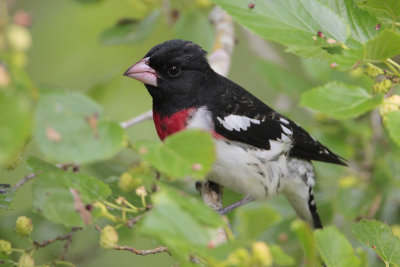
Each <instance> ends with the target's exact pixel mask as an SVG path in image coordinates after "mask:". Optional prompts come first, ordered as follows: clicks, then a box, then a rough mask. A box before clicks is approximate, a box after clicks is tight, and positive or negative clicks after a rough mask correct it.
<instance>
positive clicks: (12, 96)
mask: <svg viewBox="0 0 400 267" xmlns="http://www.w3.org/2000/svg"><path fill="white" fill-rule="evenodd" d="M31 114H32V112H31V104H30V103H29V99H28V97H27V96H26V95H25V94H22V93H18V92H15V91H14V90H12V88H10V89H4V90H0V164H3V163H6V162H7V161H8V160H10V158H12V157H15V154H18V150H20V149H22V148H23V146H24V142H25V141H26V139H27V138H28V136H29V134H30V130H31Z"/></svg>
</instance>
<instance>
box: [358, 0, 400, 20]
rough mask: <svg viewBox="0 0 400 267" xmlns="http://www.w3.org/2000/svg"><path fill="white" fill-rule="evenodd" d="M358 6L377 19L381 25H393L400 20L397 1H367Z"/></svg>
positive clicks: (399, 8) (399, 7)
mask: <svg viewBox="0 0 400 267" xmlns="http://www.w3.org/2000/svg"><path fill="white" fill-rule="evenodd" d="M358 6H359V7H360V8H361V9H363V10H365V11H367V12H368V13H370V14H372V15H373V16H375V17H377V18H378V20H379V21H380V22H382V23H386V24H393V23H395V22H396V21H397V20H398V19H399V18H400V2H399V1H398V0H368V1H363V2H361V3H359V4H358Z"/></svg>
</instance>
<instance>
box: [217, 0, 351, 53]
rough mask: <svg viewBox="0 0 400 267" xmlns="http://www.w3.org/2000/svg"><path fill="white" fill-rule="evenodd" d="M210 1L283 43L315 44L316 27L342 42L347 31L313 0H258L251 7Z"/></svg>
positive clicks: (238, 2) (237, 0) (222, 0)
mask: <svg viewBox="0 0 400 267" xmlns="http://www.w3.org/2000/svg"><path fill="white" fill-rule="evenodd" d="M213 1H214V2H215V3H216V4H217V5H219V6H221V7H222V8H223V9H225V10H226V11H227V12H228V13H229V14H230V15H232V16H233V17H234V18H235V19H236V21H238V22H239V23H240V24H242V25H244V26H246V27H247V28H249V29H250V30H252V31H253V32H255V33H256V34H258V35H259V36H261V37H263V38H265V39H267V40H273V41H277V42H279V43H281V44H283V45H287V46H290V45H294V46H297V47H304V46H307V47H312V46H316V45H318V42H316V41H314V40H313V36H317V33H318V31H322V33H323V34H324V35H325V36H327V37H329V38H333V39H335V40H336V41H338V42H342V43H344V42H346V40H347V37H348V34H349V32H348V28H347V26H346V24H345V23H344V21H343V19H341V18H340V17H339V16H338V15H336V14H335V13H334V12H333V11H332V10H331V9H330V8H328V7H327V6H325V5H323V4H322V3H320V2H319V1H317V0H281V1H275V0H266V1H258V2H256V3H255V6H254V8H253V9H249V8H248V6H247V4H248V3H247V2H244V1H242V0H213ZM321 39H322V38H321ZM322 43H324V44H326V43H325V41H323V42H322ZM322 43H319V44H320V45H319V46H321V45H322Z"/></svg>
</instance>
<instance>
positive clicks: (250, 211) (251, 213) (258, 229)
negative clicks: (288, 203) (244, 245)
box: [234, 204, 281, 240]
mask: <svg viewBox="0 0 400 267" xmlns="http://www.w3.org/2000/svg"><path fill="white" fill-rule="evenodd" d="M280 218H281V216H280V214H279V213H278V212H277V211H276V210H274V209H272V208H271V207H269V206H266V205H262V204H253V205H246V206H243V207H241V208H240V209H238V210H237V211H236V212H235V219H234V222H235V223H234V230H235V232H237V233H238V234H239V236H240V237H241V238H243V239H247V240H254V239H257V238H259V237H260V235H261V234H262V233H264V232H265V231H266V230H267V229H268V228H269V227H271V226H272V225H273V224H274V223H276V222H277V221H279V220H280Z"/></svg>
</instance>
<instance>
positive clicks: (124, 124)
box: [120, 110, 153, 129]
mask: <svg viewBox="0 0 400 267" xmlns="http://www.w3.org/2000/svg"><path fill="white" fill-rule="evenodd" d="M152 118H153V111H152V110H149V111H146V112H145V113H143V114H141V115H139V116H137V117H134V118H132V119H130V120H127V121H124V122H121V123H120V125H121V127H122V128H124V129H126V128H129V127H131V126H133V125H135V124H138V123H141V122H143V121H145V120H150V119H152Z"/></svg>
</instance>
